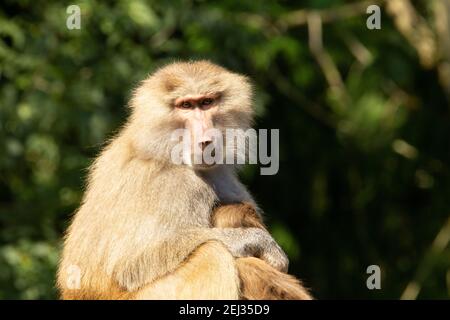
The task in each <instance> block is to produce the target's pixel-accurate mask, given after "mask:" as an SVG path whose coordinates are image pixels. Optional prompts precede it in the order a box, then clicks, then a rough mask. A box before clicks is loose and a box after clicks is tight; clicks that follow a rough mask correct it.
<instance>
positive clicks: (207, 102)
mask: <svg viewBox="0 0 450 320" xmlns="http://www.w3.org/2000/svg"><path fill="white" fill-rule="evenodd" d="M212 103H213V99H211V98H205V99H203V100H202V106H209V105H210V104H212Z"/></svg>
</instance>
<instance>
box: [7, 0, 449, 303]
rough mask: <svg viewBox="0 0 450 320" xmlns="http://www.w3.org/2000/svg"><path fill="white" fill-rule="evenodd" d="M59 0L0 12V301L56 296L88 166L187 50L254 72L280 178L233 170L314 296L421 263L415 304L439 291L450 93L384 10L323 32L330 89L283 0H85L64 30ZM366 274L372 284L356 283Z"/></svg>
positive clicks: (396, 278)
mask: <svg viewBox="0 0 450 320" xmlns="http://www.w3.org/2000/svg"><path fill="white" fill-rule="evenodd" d="M345 3H348V2H347V1H331V0H321V1H306V2H305V3H304V5H305V6H306V8H314V9H330V8H337V7H339V6H341V5H344V4H345ZM421 3H422V5H424V3H425V1H422V2H421ZM69 4H72V3H69V2H52V1H45V2H44V1H37V2H36V1H30V0H20V1H10V0H6V1H3V2H2V4H1V8H0V146H1V147H2V148H1V150H2V153H1V154H0V230H1V233H0V298H2V299H4V298H20V299H35V298H36V299H37V298H38V299H49V298H55V297H56V291H55V289H54V278H55V269H56V263H57V259H58V253H59V247H60V241H61V237H62V234H63V231H64V229H65V227H66V226H67V223H68V221H69V219H70V216H71V213H72V212H73V211H74V210H75V209H76V207H77V206H78V205H79V203H80V200H81V197H82V192H83V181H84V177H85V173H86V171H85V168H86V167H87V166H88V165H89V163H90V162H91V160H92V159H93V157H94V156H95V154H96V153H97V152H98V150H99V148H100V147H101V145H102V143H103V142H104V141H105V139H107V138H108V137H110V136H111V135H112V134H113V133H114V132H115V130H117V128H118V127H119V126H120V124H121V123H123V121H124V119H125V117H126V114H127V110H126V107H125V106H126V103H127V100H128V98H129V96H130V92H131V90H132V88H133V87H135V86H136V84H137V83H138V82H139V81H140V80H142V79H144V78H145V76H146V75H147V74H148V73H149V72H151V71H153V70H155V68H157V67H158V66H161V65H163V64H164V63H167V62H170V61H173V60H180V59H198V58H206V59H210V60H212V61H214V62H217V63H219V64H222V65H224V66H226V67H228V68H230V69H232V70H235V71H237V72H242V73H245V74H247V75H249V76H250V77H251V78H252V79H254V83H255V92H256V98H255V101H256V108H257V114H258V121H257V125H258V126H259V127H261V128H279V129H280V139H281V141H280V147H281V150H280V157H281V159H280V160H281V161H280V171H279V173H278V174H277V175H275V176H260V175H259V174H258V172H259V170H256V168H255V167H252V166H250V167H248V168H246V170H245V171H244V172H243V174H242V176H243V178H244V180H245V182H246V184H248V185H249V187H250V189H251V191H252V192H253V193H254V194H255V196H256V198H257V200H258V202H259V203H260V205H261V207H262V208H263V209H264V210H265V211H266V216H267V221H268V224H269V226H270V228H271V230H272V232H273V234H274V236H275V238H276V239H277V240H278V241H279V242H280V244H281V245H282V246H283V247H284V248H285V250H286V251H287V252H288V254H289V255H290V259H291V272H292V273H294V274H296V275H298V276H299V277H301V278H302V279H304V280H305V282H306V284H307V285H308V286H310V287H312V289H313V291H314V294H315V296H317V297H318V298H349V297H355V298H399V297H400V295H401V294H402V292H403V290H404V289H405V287H406V286H407V284H408V283H409V282H410V281H411V279H413V278H414V276H415V274H416V271H417V270H419V269H420V270H422V269H421V267H420V266H421V265H422V263H421V261H422V260H423V259H425V258H427V257H429V258H427V260H426V261H427V262H426V263H425V264H423V265H425V266H426V268H425V269H426V270H425V271H423V270H422V271H421V272H420V280H421V281H422V291H421V292H420V294H419V298H449V286H450V284H448V279H449V276H448V275H449V267H450V253H449V249H448V246H447V247H445V248H444V249H443V250H441V251H440V252H437V253H435V254H433V255H430V254H428V251H429V250H430V246H431V244H432V242H433V240H434V238H435V236H436V234H437V233H438V232H439V230H440V229H441V227H442V226H443V225H444V223H445V221H446V219H447V217H448V216H449V213H450V207H449V196H448V195H449V194H450V152H449V146H450V126H449V125H448V120H449V107H448V97H447V96H446V95H445V90H444V89H443V87H442V85H441V84H440V83H439V77H438V73H437V71H436V70H435V69H432V70H425V69H423V67H421V65H420V63H419V59H418V57H417V54H416V52H415V49H414V48H413V47H411V46H410V45H409V44H408V43H407V41H406V40H405V39H404V38H403V37H402V35H401V34H400V33H399V32H398V30H397V29H396V28H395V27H394V26H393V24H392V22H391V21H390V20H389V19H388V18H387V17H385V16H383V24H382V29H381V30H372V31H371V30H368V29H367V28H366V25H365V22H366V17H367V16H366V14H365V13H364V12H362V13H361V14H360V15H356V16H355V17H350V18H345V19H342V20H339V21H335V22H331V23H328V24H324V26H323V43H324V48H325V50H326V52H327V54H329V57H330V59H331V61H332V62H333V63H334V64H335V65H336V68H337V71H338V72H339V73H340V75H341V77H342V82H343V83H342V87H341V88H340V89H339V87H330V86H329V84H328V82H327V78H326V75H325V72H324V70H323V69H322V68H321V67H320V64H319V63H318V61H317V60H316V58H315V56H314V55H313V54H312V53H311V51H310V49H309V47H308V41H309V39H308V30H307V26H306V25H300V26H294V27H289V28H284V27H282V25H279V24H278V22H277V21H281V20H282V19H283V17H284V15H285V14H288V13H290V12H292V11H293V10H297V9H300V8H299V7H298V4H297V2H296V1H282V2H276V1H272V0H270V1H227V0H220V1H214V2H207V1H193V0H192V1H189V0H175V1H141V0H133V1H125V0H123V1H117V2H106V1H88V0H85V1H78V2H77V3H76V4H78V5H79V6H80V7H81V12H82V17H81V29H80V30H68V29H67V28H66V18H67V14H66V7H67V6H68V5H69ZM383 15H386V13H385V12H384V11H383ZM352 41H353V42H352ZM354 41H356V42H357V43H360V44H361V45H362V46H363V47H364V48H366V50H367V51H368V52H369V59H367V60H366V61H365V62H361V61H358V59H357V58H356V57H355V55H354V54H353V52H352V50H351V49H350V48H351V46H350V45H349V43H354ZM371 264H377V265H380V267H381V270H382V275H383V278H382V290H379V291H377V290H375V291H369V290H368V289H367V288H366V285H365V284H366V278H367V274H366V273H365V272H366V268H367V266H369V265H371ZM446 279H447V280H446Z"/></svg>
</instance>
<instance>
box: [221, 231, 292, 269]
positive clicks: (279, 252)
mask: <svg viewBox="0 0 450 320" xmlns="http://www.w3.org/2000/svg"><path fill="white" fill-rule="evenodd" d="M222 230H223V231H224V235H225V236H224V239H223V242H224V244H225V245H226V246H227V247H228V249H229V250H230V252H231V254H232V255H233V256H234V257H257V258H260V259H262V260H264V261H266V262H267V263H268V264H269V265H271V266H272V267H274V268H275V269H277V270H279V271H282V272H286V271H287V269H288V266H289V260H288V258H287V256H286V254H285V253H284V251H283V249H281V248H280V246H279V245H278V244H277V243H276V241H275V240H274V239H273V238H272V236H271V235H270V234H269V233H268V232H267V231H266V230H264V229H260V228H234V229H228V228H226V229H222Z"/></svg>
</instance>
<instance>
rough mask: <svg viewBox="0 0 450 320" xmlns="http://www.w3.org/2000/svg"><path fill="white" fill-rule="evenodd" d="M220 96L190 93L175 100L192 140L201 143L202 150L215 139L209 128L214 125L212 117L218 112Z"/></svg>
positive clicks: (176, 109)
mask: <svg viewBox="0 0 450 320" xmlns="http://www.w3.org/2000/svg"><path fill="white" fill-rule="evenodd" d="M218 98H219V97H218V96H217V95H188V96H184V97H181V98H178V99H176V100H175V111H176V113H177V114H178V116H179V117H180V118H181V119H183V120H184V121H185V127H186V129H188V130H189V131H190V133H191V141H194V142H195V143H197V144H199V146H200V149H201V150H203V149H204V148H205V147H206V146H207V145H208V144H209V143H211V142H212V141H213V140H212V138H213V137H212V136H211V131H210V132H208V130H209V129H212V128H213V127H214V125H213V121H212V119H213V115H214V114H215V113H216V112H217V108H218V101H217V100H218ZM194 149H195V148H194Z"/></svg>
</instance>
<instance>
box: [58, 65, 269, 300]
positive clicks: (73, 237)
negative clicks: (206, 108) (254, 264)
mask: <svg viewBox="0 0 450 320" xmlns="http://www.w3.org/2000/svg"><path fill="white" fill-rule="evenodd" d="M202 93H220V95H221V100H220V108H219V109H220V110H219V111H218V113H217V115H216V116H215V119H214V123H215V125H216V127H218V128H221V129H225V128H229V127H233V128H236V127H238V128H243V129H245V128H248V127H249V126H250V125H251V121H252V108H251V105H252V103H251V87H250V85H249V82H248V80H247V79H246V78H245V77H243V76H240V75H237V74H234V73H231V72H229V71H227V70H225V69H223V68H221V67H219V66H216V65H214V64H212V63H209V62H206V61H199V62H187V63H174V64H170V65H168V66H166V67H164V68H161V69H160V70H158V71H157V72H155V73H154V74H153V75H151V76H150V77H149V78H148V79H147V80H145V81H143V82H142V84H141V85H140V86H139V87H138V88H137V89H136V90H135V92H134V94H133V97H132V99H131V102H130V108H131V115H130V116H129V118H128V120H127V122H126V124H125V125H124V126H123V128H122V129H121V131H120V132H119V133H118V134H117V135H116V136H115V137H114V138H113V139H112V140H111V141H110V142H109V143H108V144H107V145H106V147H105V148H104V149H103V151H102V152H101V153H100V155H99V156H98V157H97V159H96V160H95V161H94V163H93V164H92V166H91V167H90V169H89V177H88V181H87V187H86V192H85V195H84V197H83V200H82V204H81V206H80V208H79V209H78V210H77V211H76V213H75V215H74V217H73V220H72V222H71V225H70V227H69V228H68V230H67V232H66V235H65V240H64V249H63V252H62V257H61V261H60V265H59V268H58V277H57V284H58V287H59V289H60V292H61V297H62V298H64V299H200V298H202V299H238V298H239V297H241V295H240V289H243V288H244V289H245V283H244V284H241V281H240V278H241V280H242V279H244V280H245V281H253V280H252V279H257V278H255V277H253V276H252V275H251V274H250V275H249V276H245V275H240V278H239V277H238V268H237V267H236V263H235V259H234V258H233V257H232V255H231V254H230V252H229V251H228V250H227V249H226V248H225V246H224V245H223V244H222V243H221V242H220V241H216V239H215V238H214V237H213V236H212V233H211V230H212V229H211V214H212V212H213V210H214V208H215V207H217V205H220V204H226V203H240V202H248V203H251V204H253V205H254V201H253V199H252V198H251V196H250V195H249V193H248V192H247V191H246V189H245V188H244V187H243V185H242V184H241V183H240V182H239V181H238V179H237V178H236V175H235V173H234V167H233V166H217V167H215V168H214V169H211V170H207V171H205V172H197V171H196V170H194V169H193V168H191V167H188V166H184V165H174V164H173V163H172V162H171V161H170V150H171V148H172V147H173V143H174V142H171V141H170V135H171V133H172V130H174V129H176V128H180V127H182V126H183V124H182V123H181V122H180V121H179V119H177V118H176V116H175V115H174V111H173V101H174V99H176V98H177V97H180V96H183V95H186V94H202ZM73 266H75V267H76V268H78V269H79V270H80V272H81V279H80V286H79V287H78V288H73V287H70V284H73V283H74V282H75V283H76V282H77V281H74V279H73V277H74V276H76V274H75V275H74V274H73V273H72V272H71V270H73ZM249 268H251V267H249ZM241 269H242V270H244V269H245V268H242V267H241V268H239V270H241ZM247 269H248V268H247ZM272 269H273V268H272ZM244 272H245V271H244ZM271 274H273V273H271ZM260 276H261V275H260ZM242 286H244V287H242ZM244 291H245V290H244ZM252 291H253V290H252Z"/></svg>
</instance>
